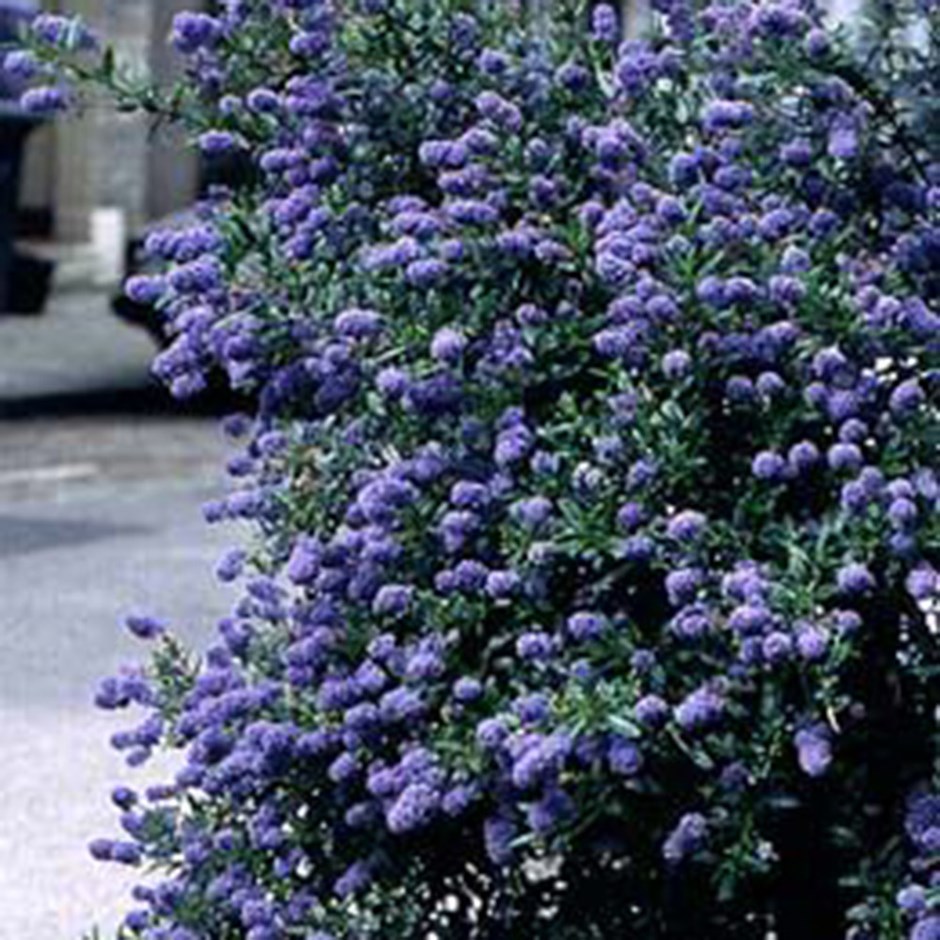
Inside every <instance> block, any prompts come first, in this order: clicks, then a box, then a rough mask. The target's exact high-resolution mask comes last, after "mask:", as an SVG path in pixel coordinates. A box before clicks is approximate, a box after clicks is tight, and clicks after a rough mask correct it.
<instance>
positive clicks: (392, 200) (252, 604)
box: [14, 0, 940, 940]
mask: <svg viewBox="0 0 940 940" xmlns="http://www.w3.org/2000/svg"><path fill="white" fill-rule="evenodd" d="M937 15H938V14H937V10H936V9H935V8H934V7H933V5H927V6H918V7H909V8H908V7H906V6H902V5H891V6H890V7H883V8H881V7H879V8H878V9H876V10H875V11H874V15H873V16H872V20H871V24H870V27H869V28H868V29H866V30H865V31H864V32H863V35H862V37H861V39H860V43H861V45H856V44H853V41H852V40H851V38H850V36H849V35H848V34H847V33H846V32H844V31H840V30H833V29H832V28H830V27H828V26H826V25H825V24H824V23H823V21H822V18H821V16H820V14H819V13H818V11H817V10H815V9H814V8H813V7H812V6H811V5H809V4H808V3H796V2H776V0H771V2H763V3H757V4H754V3H745V2H720V3H713V4H711V5H709V6H695V7H693V6H689V5H687V4H686V3H685V2H683V0H672V2H667V3H663V4H661V5H660V7H659V9H658V10H657V11H656V13H655V15H654V18H653V23H652V24H651V29H650V32H649V35H648V37H647V38H646V39H644V40H642V41H628V42H620V24H619V23H618V21H617V16H616V14H615V13H614V11H613V10H612V9H611V8H609V7H607V6H604V5H601V6H599V7H597V8H595V9H594V10H593V11H588V10H586V9H584V8H582V6H581V5H580V4H577V3H572V4H570V5H569V6H567V7H564V8H563V9H561V10H559V11H558V14H557V16H555V17H553V18H552V21H551V22H550V23H529V22H527V21H526V18H525V16H524V15H523V14H522V13H520V12H518V11H515V10H514V9H513V8H512V7H511V6H510V5H508V4H506V5H502V4H481V5H477V4H472V3H470V2H469V0H436V2H432V0H364V2H362V3H361V4H359V5H358V6H356V7H355V8H354V9H352V8H349V6H348V5H345V4H342V5H340V4H337V5H336V7H335V8H333V7H330V6H328V5H327V4H326V3H324V2H316V0H308V2H303V0H290V2H288V0H281V2H263V0H253V2H230V3H228V4H225V5H224V6H223V8H222V9H221V10H220V11H219V12H218V14H217V15H215V16H208V15H205V14H183V15H181V16H180V17H178V18H177V21H176V25H175V27H174V34H173V41H174V42H175V43H176V45H177V47H178V48H179V49H180V50H181V51H182V52H184V53H186V55H187V56H188V62H189V65H188V73H187V78H186V80H185V81H184V82H183V83H182V84H181V85H180V86H179V87H178V88H177V89H176V90H175V91H171V92H169V93H158V92H156V91H154V90H152V89H149V88H145V87H143V86H142V85H140V83H138V82H136V81H135V80H133V79H131V78H129V77H127V76H126V75H124V74H123V71H122V69H121V68H120V67H118V66H117V65H116V63H115V61H114V59H113V57H112V56H110V55H109V54H108V53H100V52H99V51H98V46H97V45H96V44H95V43H94V42H93V41H92V40H91V39H90V38H89V37H88V36H87V33H86V31H84V29H83V28H82V27H81V26H78V25H75V24H74V23H72V24H69V25H67V26H66V25H62V24H63V23H65V22H66V21H62V20H55V21H54V22H55V23H56V24H59V25H58V27H57V29H53V28H51V27H49V26H48V24H47V25H46V26H44V27H42V28H35V29H34V42H33V46H34V51H33V53H32V59H31V61H32V62H33V64H34V66H35V71H37V72H38V73H45V74H47V76H48V75H52V76H54V80H52V81H51V83H50V84H47V85H45V86H40V90H36V89H33V91H31V92H28V93H27V95H32V99H31V100H32V102H33V105H34V106H37V105H38V106H45V105H52V106H54V107H58V106H59V105H60V104H61V103H63V102H64V101H66V100H67V99H69V98H72V97H74V91H72V90H70V89H72V88H73V87H74V85H73V83H74V82H75V80H76V79H77V80H78V81H79V85H88V84H92V85H94V84H98V85H101V86H104V87H105V88H110V89H112V90H113V91H114V92H115V94H116V97H117V99H118V101H119V103H122V104H127V105H128V106H129V105H131V104H134V103H136V104H137V105H138V106H140V107H144V108H146V109H148V110H150V111H152V112H154V113H157V114H161V115H164V116H166V117H168V118H170V119H175V120H183V121H184V122H185V123H186V124H187V125H188V126H189V127H190V128H191V129H192V132H193V135H194V139H195V140H196V141H197V143H198V146H200V147H201V149H202V150H203V152H204V153H206V154H207V155H209V156H210V157H213V156H223V155H231V154H232V153H233V152H234V153H238V154H241V155H242V158H243V159H246V160H249V161H250V164H251V166H252V172H251V173H250V174H249V179H248V181H247V182H246V184H245V185H244V186H243V187H241V188H240V189H239V190H238V191H235V192H231V191H214V192H213V193H212V194H211V195H210V196H209V197H208V198H207V199H206V201H205V202H204V204H203V205H202V206H201V207H200V210H199V211H200V216H201V217H200V221H199V223H198V224H196V225H193V226H192V227H189V228H186V229H184V230H178V231H167V232H163V233H160V234H158V235H155V236H153V237H152V238H151V240H150V244H149V246H148V247H149V249H150V251H151V252H152V254H153V255H154V256H158V257H161V258H163V259H164V260H165V261H166V270H165V272H164V273H162V274H160V275H158V276H153V277H151V276H148V277H144V278H138V279H135V280H134V281H132V282H131V283H130V284H129V285H128V291H129V293H130V294H131V295H132V296H134V297H135V298H136V299H138V300H142V301H148V302H155V303H157V304H158V305H159V307H160V310H161V315H162V316H164V317H165V318H166V319H167V323H168V324H169V325H170V329H171V330H172V331H173V333H174V335H175V337H176V339H175V341H174V343H173V345H172V346H171V348H170V349H169V350H168V351H167V352H165V353H164V354H162V355H161V356H160V357H159V359H158V361H157V364H156V370H157V373H158V374H159V375H160V376H161V377H162V378H163V379H164V380H166V381H167V383H168V384H169V386H170V388H171V390H172V391H173V392H174V394H178V395H188V394H193V393H196V392H198V391H199V390H200V388H201V387H202V386H203V384H204V382H205V376H206V373H207V371H208V370H211V369H215V368H222V369H224V370H225V371H226V373H227V374H228V376H229V378H230V380H231V382H232V384H233V385H234V386H235V387H238V388H249V389H252V390H254V391H255V392H256V393H257V396H258V402H259V406H258V413H257V414H256V415H253V416H252V417H251V418H250V419H249V418H241V417H236V418H234V419H232V420H231V421H229V422H228V430H229V431H230V433H232V435H233V436H234V437H236V438H239V439H241V440H243V442H244V451H243V453H242V454H240V455H239V456H238V457H236V458H235V459H234V460H233V461H232V462H231V465H230V467H229V470H230V472H231V474H232V476H233V478H234V481H235V483H234V485H233V489H232V491H231V492H230V493H228V494H227V495H226V496H225V497H224V498H222V499H220V500H219V501H217V502H213V503H212V504H210V505H208V506H207V507H206V514H207V517H208V518H209V519H210V521H213V522H215V521H221V520H227V519H243V520H249V521H250V522H251V523H252V524H253V526H254V532H255V537H254V540H253V542H252V544H251V545H250V546H249V547H248V548H238V549H235V550H233V551H232V552H231V553H230V554H229V555H227V556H226V557H225V558H224V559H223V560H222V562H221V564H220V567H219V572H218V573H219V576H220V577H221V578H222V579H223V580H225V581H236V580H240V581H241V582H242V583H243V585H244V594H243V597H242V599H241V600H240V601H239V603H238V605H237V607H236V609H235V611H234V613H233V616H232V617H231V618H229V619H227V620H225V621H224V622H223V623H222V624H221V625H220V641H219V643H218V645H216V646H214V647H213V648H212V649H210V650H209V651H208V652H207V653H206V656H205V658H204V661H203V662H202V663H200V664H195V663H194V662H193V661H192V660H191V659H190V657H189V655H188V654H187V653H186V652H185V651H184V650H182V648H181V647H179V645H178V644H176V643H175V641H171V640H170V639H168V638H167V637H166V635H165V633H164V629H163V626H162V624H160V623H158V622H156V621H153V620H150V619H147V618H134V619H132V621H131V622H130V624H129V625H130V627H131V629H133V630H134V632H135V633H137V634H138V635H141V636H142V637H145V638H149V639H153V640H154V641H155V642H156V644H157V645H156V652H155V655H154V657H153V660H152V662H151V664H150V665H149V666H146V667H141V668H133V669H128V670H127V671H126V672H125V673H124V674H122V675H120V676H118V677H115V678H113V679H110V680H107V681H106V682H105V683H104V684H103V685H102V688H101V689H100V691H99V695H98V702H99V704H100V705H102V706H103V707H107V708H118V707H125V706H128V705H130V704H137V705H140V706H142V707H143V708H144V709H146V710H147V712H148V717H147V718H146V719H145V720H144V722H143V723H142V724H140V725H139V726H137V727H136V728H134V729H132V730H130V731H129V732H127V733H126V734H123V735H119V736H118V738H117V739H116V740H115V742H114V743H115V745H116V746H118V747H119V748H121V749H126V750H127V751H128V761H129V763H130V764H132V765H136V764H138V763H142V762H144V761H145V760H147V758H148V757H149V756H150V754H151V752H152V751H153V750H154V749H155V748H157V747H168V748H171V749H174V750H177V751H179V752H180V753H181V754H182V755H184V756H185V765H184V766H183V767H182V769H181V770H180V772H179V773H178V775H177V776H176V778H175V780H173V781H172V783H170V784H169V785H167V786H162V787H156V788H151V789H150V790H148V791H147V792H146V793H144V794H137V793H136V792H134V791H131V790H128V789H125V788H119V789H118V790H117V791H116V792H115V802H116V803H117V805H118V806H119V807H120V808H121V810H122V811H123V813H122V817H121V822H122V825H123V827H124V829H125V830H126V831H127V833H128V836H129V840H128V841H115V840H112V839H108V840H101V841H99V842H96V843H95V844H94V845H93V846H92V851H93V854H94V855H95V856H96V857H99V858H102V859H107V860H112V861H118V862H124V863H128V864H132V865H137V864H149V865H151V866H152V867H154V868H155V869H156V870H158V871H160V872H161V873H162V874H163V877H164V878H165V880H164V881H162V882H161V883H159V884H158V885H157V886H156V887H149V886H141V887H140V888H138V889H137V890H136V891H135V897H136V898H137V900H138V901H139V902H140V903H141V907H140V909H138V910H135V911H133V912H132V913H130V914H129V915H128V918H127V925H126V933H127V936H129V937H140V938H147V940H163V938H172V940H189V938H196V937H205V938H213V940H229V938H241V937H248V938H250V940H269V938H279V937H294V936H297V937H310V938H323V937H334V938H368V937H380V936H382V937H385V936H395V937H427V936H435V937H442V938H445V937H490V938H497V937H507V936H510V937H518V936H539V937H551V938H567V937H579V938H590V937H613V936H637V937H650V938H661V937H679V936H683V937H685V936H690V935H691V936H696V937H715V938H717V937H721V938H763V937H766V936H767V935H768V934H769V933H770V932H774V933H775V934H776V936H778V937H783V938H790V937H796V936H810V937H820V938H826V940H829V938H832V937H834V936H839V935H843V934H846V933H847V934H848V935H849V936H851V937H853V938H856V940H863V938H869V937H870V938H875V937H877V938H879V940H890V938H900V937H903V936H908V935H909V936H910V937H912V938H916V940H925V938H930V937H936V936H937V931H938V929H940V912H938V908H937V898H936V890H937V889H936V886H935V885H934V881H935V879H936V861H937V850H938V833H940V797H938V796H937V795H936V784H937V781H936V777H935V771H936V767H935V762H936V759H937V753H936V743H937V742H936V727H935V709H936V705H937V697H936V688H937V666H938V664H937V648H936V630H937V620H936V617H937V593H938V581H937V572H936V565H937V564H938V549H940V525H938V514H937V512H936V510H937V504H938V499H940V481H938V478H937V466H936V458H937V453H938V430H940V422H938V410H937V404H938V403H937V398H938V389H940V372H938V351H940V333H938V328H940V315H938V312H937V302H938V297H940V281H938V277H937V272H938V270H940V263H938V262H940V230H938V228H937V225H936V223H937V213H938V210H940V163H938V162H937V160H938V155H940V151H938V147H937V135H936V122H935V119H934V117H931V115H930V114H929V113H928V112H929V109H930V108H931V106H932V105H931V102H933V101H936V96H937V82H936V78H937V62H938V60H937V41H938V28H940V27H938V22H937ZM47 20H48V18H47ZM57 30H58V31H57ZM14 64H16V63H14ZM20 67H21V69H22V61H21V60H20ZM48 70H55V71H54V72H49V71H48ZM42 88H45V89H46V90H45V91H43V90H41V89H42ZM51 89H54V93H53V91H52V90H51ZM66 89H69V90H66ZM899 891H900V894H898V892H899ZM895 895H897V897H896V896H895Z"/></svg>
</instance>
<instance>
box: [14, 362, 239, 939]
mask: <svg viewBox="0 0 940 940" xmlns="http://www.w3.org/2000/svg"><path fill="white" fill-rule="evenodd" d="M0 368H2V364H0ZM223 459H224V447H223V443H222V440H221V438H220V435H219V433H218V431H217V430H216V428H215V427H214V422H212V421H204V420H193V419H170V418H163V419H139V418H123V419H116V418H111V419H107V418H100V419H95V420H89V419H71V420H68V419H57V420H49V419H46V420H43V421H39V422H17V423H12V424H10V423H7V424H3V423H0V759H2V761H3V770H2V773H0V912H2V914H0V940H78V938H79V937H81V935H82V933H83V932H84V931H85V930H86V929H88V928H89V927H91V926H92V925H93V924H96V923H97V924H101V925H102V926H104V927H108V926H110V925H113V924H114V923H115V920H116V917H117V913H118V911H119V910H120V909H121V904H122V902H123V900H124V897H125V892H126V889H127V887H128V879H127V878H126V877H125V876H124V874H123V873H122V872H121V871H120V870H117V869H115V868H112V867H110V866H101V865H97V864H96V863H94V862H92V861H91V860H90V859H89V858H88V856H87V853H86V848H85V846H86V844H87V842H88V841H89V839H91V838H93V837H96V836H100V835H103V834H108V833H116V832H117V830H116V827H115V817H114V814H113V813H112V811H111V808H110V806H109V800H108V794H109V791H110V789H111V787H112V786H113V785H114V784H116V783H118V782H133V780H134V773H135V772H131V771H128V770H127V769H126V768H124V767H123V765H122V763H121V761H120V759H119V757H118V756H117V755H115V754H113V753H112V752H111V751H110V750H109V748H108V745H107V739H108V737H109V735H110V734H111V733H112V732H113V731H114V730H116V729H117V728H119V727H121V726H122V724H125V723H126V716H125V719H124V720H123V721H122V720H121V719H120V718H118V719H114V718H112V717H111V716H108V715H102V714H100V713H96V711H95V710H94V708H93V707H92V706H91V705H90V698H91V695H92V693H93V690H94V686H95V684H96V682H97V680H98V679H99V678H100V677H101V676H103V675H105V674H108V673H109V672H111V671H113V670H114V669H115V668H117V667H118V666H119V665H120V664H122V663H124V662H127V661H132V660H134V659H135V658H137V657H138V656H139V655H140V654H141V652H142V649H141V646H140V644H139V643H138V642H137V641H134V640H133V639H132V638H130V637H129V636H127V635H125V634H124V632H123V631H122V629H121V626H120V623H121V620H122V617H123V616H124V615H125V614H126V613H128V612H131V611H140V610H142V611H147V612H154V613H158V614H160V615H161V616H164V617H166V618H168V619H169V620H170V621H171V622H172V623H173V624H174V626H175V627H177V628H178V630H179V632H180V633H181V634H182V635H183V636H185V637H187V638H189V639H190V640H192V641H193V642H194V643H196V644H197V645H198V644H204V642H205V639H206V638H207V637H208V636H209V635H210V633H211V630H212V626H213V624H214V623H215V622H216V620H217V619H218V618H219V617H220V616H222V615H224V614H225V613H226V612H227V611H228V609H229V607H230V606H231V597H230V595H229V594H228V593H227V592H226V591H224V590H223V589H222V588H221V587H219V586H218V585H217V584H216V583H214V579H213V577H212V568H213V566H214V563H215V560H216V559H217V558H218V556H219V554H220V553H221V551H222V549H223V547H224V546H225V545H227V544H230V543H231V541H232V540H233V539H237V537H238V536H237V533H235V532H234V531H232V530H229V531H227V532H223V531H219V530H214V529H212V528H210V527H209V526H207V525H206V524H205V523H204V522H203V521H202V518H201V514H200V511H199V507H200V504H201V503H202V501H203V500H204V499H206V498H208V497H209V496H211V495H217V494H218V492H219V490H220V488H221V486H222V483H221V475H220V467H221V465H222V461H223ZM153 772H154V769H153V768H151V769H150V770H148V771H147V772H146V773H147V774H152V773H153Z"/></svg>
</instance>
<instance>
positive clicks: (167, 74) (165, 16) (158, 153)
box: [146, 0, 201, 219]
mask: <svg viewBox="0 0 940 940" xmlns="http://www.w3.org/2000/svg"><path fill="white" fill-rule="evenodd" d="M200 6H201V4H200V3H198V2H196V0H154V9H153V20H152V24H151V32H150V62H151V67H152V71H153V74H154V77H155V78H156V79H157V80H158V81H161V82H166V81H169V80H171V78H172V76H174V75H177V74H179V72H178V70H179V66H180V62H179V56H178V55H176V54H175V53H174V51H173V47H172V46H171V45H170V44H169V42H168V41H167V40H168V37H169V34H170V29H171V27H172V24H173V17H174V16H175V15H176V14H177V13H179V12H180V11H181V10H193V9H197V8H199V7H200ZM198 179H199V160H198V157H197V156H196V154H195V153H194V152H193V150H192V149H191V148H189V147H187V146H186V145H185V141H184V140H183V135H182V134H181V133H180V132H179V131H177V130H174V129H173V128H169V127H167V128H162V129H161V130H160V132H159V133H158V134H155V135H154V136H153V137H152V139H151V141H150V145H149V147H148V150H147V200H146V210H147V215H148V216H149V217H150V218H151V219H158V218H161V217H162V216H166V215H169V214H171V213H173V212H177V211H179V210H180V209H183V208H185V207H186V206H188V205H191V204H192V201H193V199H194V198H195V196H196V191H197V186H198Z"/></svg>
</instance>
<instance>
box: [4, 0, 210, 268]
mask: <svg viewBox="0 0 940 940" xmlns="http://www.w3.org/2000/svg"><path fill="white" fill-rule="evenodd" d="M194 6H198V3H194V2H193V0H65V2H61V3H60V2H56V0H45V2H44V3H43V7H44V8H45V9H47V10H50V11H56V10H59V9H63V8H67V9H68V10H69V11H70V12H75V13H79V14H80V15H82V16H83V17H84V18H85V19H87V21H88V22H89V23H91V24H93V25H94V26H95V27H96V28H97V29H98V30H100V32H101V33H102V34H103V35H105V36H107V37H109V39H111V40H112V41H113V42H114V43H115V45H116V46H117V49H118V52H119V54H120V56H121V57H122V58H123V59H124V60H125V61H127V62H131V63H133V64H134V67H135V68H136V69H139V70H140V71H141V72H143V73H145V74H150V75H153V76H156V77H161V76H166V75H168V74H169V73H170V72H171V71H172V70H173V67H174V55H173V52H172V49H171V48H170V47H169V45H168V44H167V42H166V37H167V35H168V34H169V31H170V25H171V23H172V19H173V16H174V15H175V13H177V12H178V11H179V10H181V9H192V8H193V7H194ZM197 177H198V168H197V164H196V161H195V160H194V158H193V156H192V154H190V153H188V152H187V151H186V150H185V149H184V148H183V147H182V146H181V143H180V141H179V140H178V139H175V138H174V137H173V135H172V134H170V133H169V132H167V131H165V130H164V131H161V132H160V133H159V134H153V133H152V132H151V131H150V129H149V128H148V125H147V122H146V121H145V120H144V119H142V118H139V117H135V116H128V115H115V114H114V113H113V111H111V110H110V109H108V108H107V107H106V106H104V105H102V106H101V107H95V106H94V105H92V106H91V107H89V109H88V110H87V112H86V113H85V114H84V115H83V116H82V117H81V118H80V119H70V118H66V119H60V120H57V121H55V122H53V123H50V124H49V125H47V126H46V127H43V128H42V129H40V130H39V131H37V132H36V133H35V134H34V135H33V136H32V138H31V140H30V141H29V144H28V149H27V152H26V155H25V160H24V167H23V179H22V181H21V189H20V207H21V211H20V219H19V228H20V232H21V234H22V235H23V236H25V237H27V238H29V239H31V240H41V241H50V242H53V243H57V244H59V245H63V246H67V245H72V246H85V247H86V248H89V249H92V253H93V254H94V256H95V260H97V261H99V262H100V263H101V265H103V266H104V268H106V269H113V268H115V266H117V265H119V264H120V261H121V259H120V257H119V255H120V253H121V252H122V251H123V245H124V242H125V240H126V238H127V237H128V236H130V235H131V234H132V233H133V232H134V231H136V230H139V228H140V227H141V226H142V225H144V224H145V223H146V222H148V221H149V220H151V219H154V218H159V217H161V216H165V215H167V214H169V213H171V212H174V211H176V210H177V209H180V208H183V207H184V206H186V205H187V204H188V203H189V202H191V200H192V198H193V195H194V193H195V191H196V185H197ZM104 273H114V274H119V272H113V271H105V272H104Z"/></svg>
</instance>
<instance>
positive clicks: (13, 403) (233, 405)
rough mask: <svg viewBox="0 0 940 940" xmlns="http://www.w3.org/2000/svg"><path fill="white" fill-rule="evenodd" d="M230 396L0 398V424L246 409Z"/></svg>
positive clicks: (145, 392) (157, 390)
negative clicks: (188, 398) (182, 399)
mask: <svg viewBox="0 0 940 940" xmlns="http://www.w3.org/2000/svg"><path fill="white" fill-rule="evenodd" d="M248 404H249V403H248V402H247V400H245V399H242V398H239V397H237V396H235V395H233V394H232V393H231V392H227V391H224V390H216V391H209V392H204V393H203V394H201V395H199V396H198V397H196V398H195V399H193V400H191V401H187V402H185V403H181V402H178V401H176V400H175V399H173V398H171V397H170V395H169V394H168V393H167V391H166V389H165V388H163V387H162V386H160V385H157V384H155V383H154V384H150V385H141V386H139V387H136V388H126V389H89V390H81V391H75V390H70V391H63V392H53V393H47V394H39V395H29V396H25V397H17V398H10V399H3V398H0V421H26V420H31V419H34V418H71V417H98V416H102V415H104V416H109V415H113V416H115V417H122V416H144V417H146V416H159V417H167V416H173V415H180V416H190V417H220V416H222V415H226V414H231V413H232V412H233V411H239V410H243V409H244V408H246V407H247V406H248Z"/></svg>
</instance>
